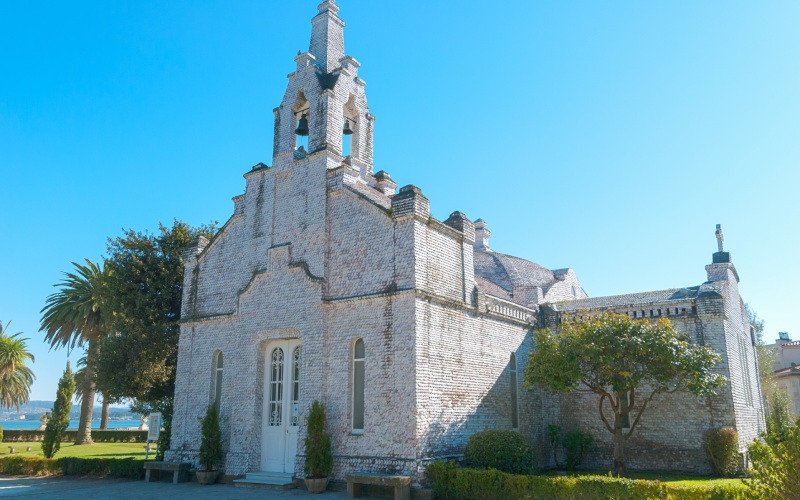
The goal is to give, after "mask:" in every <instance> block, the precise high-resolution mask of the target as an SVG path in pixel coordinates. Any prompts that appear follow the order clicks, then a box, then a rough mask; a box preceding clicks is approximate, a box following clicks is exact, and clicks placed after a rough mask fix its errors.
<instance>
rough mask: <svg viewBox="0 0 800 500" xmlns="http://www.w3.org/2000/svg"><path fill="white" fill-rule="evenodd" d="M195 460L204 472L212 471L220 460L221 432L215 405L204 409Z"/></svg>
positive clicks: (217, 410)
mask: <svg viewBox="0 0 800 500" xmlns="http://www.w3.org/2000/svg"><path fill="white" fill-rule="evenodd" d="M197 458H198V460H199V461H200V465H202V466H203V467H204V469H203V470H206V471H212V470H214V466H215V465H217V464H218V463H219V462H220V460H222V431H221V430H220V428H219V409H218V408H217V404H216V403H214V404H212V405H209V406H208V408H207V409H206V416H205V417H204V418H203V426H202V429H201V441H200V450H199V452H198V457H197Z"/></svg>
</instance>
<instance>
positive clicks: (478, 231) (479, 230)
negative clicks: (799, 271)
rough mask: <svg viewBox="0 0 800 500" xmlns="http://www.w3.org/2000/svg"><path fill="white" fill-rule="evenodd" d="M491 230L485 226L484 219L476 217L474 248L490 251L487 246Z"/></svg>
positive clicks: (480, 250)
mask: <svg viewBox="0 0 800 500" xmlns="http://www.w3.org/2000/svg"><path fill="white" fill-rule="evenodd" d="M491 235H492V232H491V231H489V228H488V227H487V226H486V221H485V220H483V219H478V220H476V221H475V250H477V251H479V252H491V251H492V249H491V248H489V237H490V236H491Z"/></svg>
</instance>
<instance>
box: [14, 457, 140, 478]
mask: <svg viewBox="0 0 800 500" xmlns="http://www.w3.org/2000/svg"><path fill="white" fill-rule="evenodd" d="M143 466H144V460H136V459H133V458H78V457H64V458H59V459H52V458H42V457H4V458H0V474H10V475H15V476H49V475H54V474H61V475H65V476H99V477H122V478H129V479H139V478H140V477H141V476H142V471H143Z"/></svg>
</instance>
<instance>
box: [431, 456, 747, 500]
mask: <svg viewBox="0 0 800 500" xmlns="http://www.w3.org/2000/svg"><path fill="white" fill-rule="evenodd" d="M426 478H427V480H428V481H429V482H430V484H431V485H432V486H433V489H434V492H435V493H436V498H443V499H459V500H461V499H463V500H472V499H474V500H489V499H497V498H503V499H512V500H513V499H518V498H519V499H530V500H537V499H547V500H551V499H558V500H582V499H595V498H598V499H599V498H610V499H639V498H642V499H644V498H647V499H650V498H663V499H670V500H740V499H744V498H746V497H745V495H746V487H745V486H744V485H742V484H729V485H714V486H706V485H675V484H672V483H662V482H660V481H650V480H643V479H626V478H616V477H611V476H524V475H513V474H506V473H503V472H500V471H498V470H494V469H488V470H486V469H484V470H476V469H462V468H459V467H458V465H457V464H455V463H454V462H434V463H432V464H430V465H429V466H428V469H427V472H426Z"/></svg>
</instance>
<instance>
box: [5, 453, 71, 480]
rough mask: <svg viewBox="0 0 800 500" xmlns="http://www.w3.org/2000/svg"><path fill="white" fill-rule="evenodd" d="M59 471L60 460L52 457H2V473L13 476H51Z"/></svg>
mask: <svg viewBox="0 0 800 500" xmlns="http://www.w3.org/2000/svg"><path fill="white" fill-rule="evenodd" d="M59 473H60V469H59V467H58V461H57V460H53V459H50V458H41V457H4V458H0V474H9V475H12V476H49V475H51V474H59Z"/></svg>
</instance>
